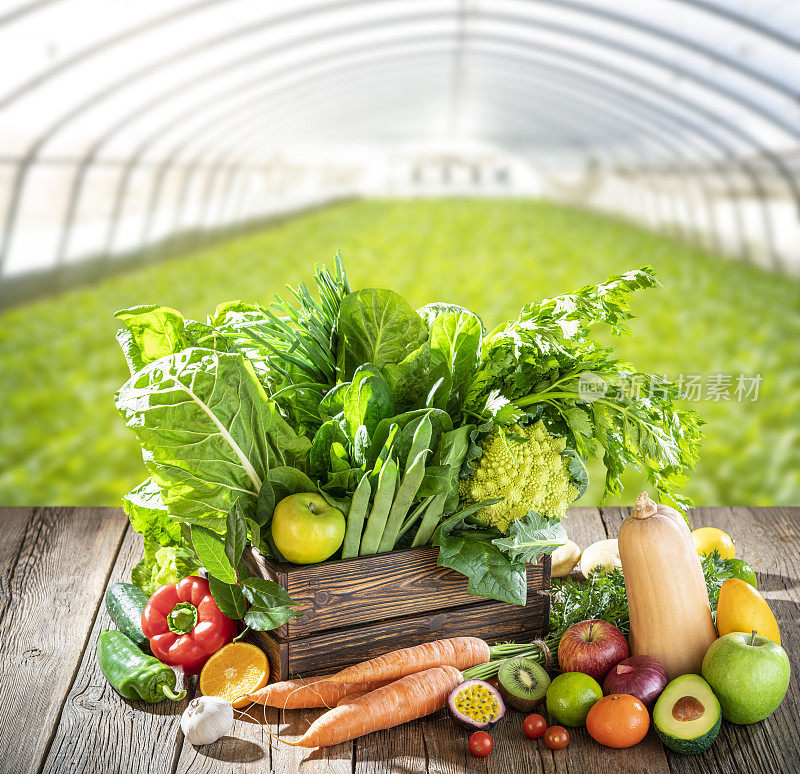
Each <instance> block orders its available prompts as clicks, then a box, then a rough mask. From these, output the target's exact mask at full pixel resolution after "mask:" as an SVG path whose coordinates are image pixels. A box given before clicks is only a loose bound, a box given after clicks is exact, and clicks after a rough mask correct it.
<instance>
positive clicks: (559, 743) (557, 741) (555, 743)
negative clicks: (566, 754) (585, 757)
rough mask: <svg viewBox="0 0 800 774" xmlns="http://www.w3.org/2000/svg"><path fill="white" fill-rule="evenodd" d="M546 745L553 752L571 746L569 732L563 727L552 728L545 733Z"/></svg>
mask: <svg viewBox="0 0 800 774" xmlns="http://www.w3.org/2000/svg"><path fill="white" fill-rule="evenodd" d="M544 743H545V744H546V745H547V746H548V747H549V748H550V749H551V750H563V749H564V748H565V747H566V746H567V745H568V744H569V731H567V729H566V728H564V727H563V726H550V728H548V729H547V731H545V732H544Z"/></svg>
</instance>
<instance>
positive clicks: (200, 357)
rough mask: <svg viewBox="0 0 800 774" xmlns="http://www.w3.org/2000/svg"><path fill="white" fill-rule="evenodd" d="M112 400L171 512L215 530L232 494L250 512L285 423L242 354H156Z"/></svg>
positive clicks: (231, 501)
mask: <svg viewBox="0 0 800 774" xmlns="http://www.w3.org/2000/svg"><path fill="white" fill-rule="evenodd" d="M116 405H117V408H118V409H119V411H120V413H121V414H122V416H123V417H124V418H125V421H126V424H127V425H128V427H130V428H131V429H132V430H133V431H134V433H136V435H137V437H138V438H139V442H140V443H141V445H142V451H143V456H144V459H145V465H146V466H147V468H148V471H149V472H150V475H151V476H152V478H153V480H154V481H155V482H156V483H157V484H158V486H159V487H160V489H161V494H162V498H163V501H164V504H165V505H166V507H167V508H168V509H169V512H170V513H171V514H172V515H173V516H175V517H176V518H178V519H180V520H182V521H186V522H189V523H192V524H198V525H201V526H205V527H211V528H213V529H215V530H217V531H220V532H221V531H222V530H223V529H224V525H225V519H226V517H227V514H228V512H229V511H230V509H231V508H232V507H233V504H234V503H235V502H237V500H238V502H239V506H240V507H241V509H242V512H243V514H244V515H245V516H252V515H253V513H254V511H255V504H256V499H257V497H258V493H259V490H260V489H261V484H262V482H263V480H264V478H265V477H266V466H267V459H271V460H273V459H276V454H275V453H274V449H273V444H275V443H282V442H283V435H284V433H283V432H282V431H281V428H282V425H283V424H285V422H284V420H283V419H282V418H281V417H280V416H279V415H278V412H277V409H276V407H275V405H274V404H273V403H270V402H269V401H268V400H267V397H266V394H265V393H264V390H263V388H262V387H261V385H260V383H259V382H258V379H257V378H256V375H255V373H254V372H253V368H252V366H251V365H250V363H249V362H248V361H247V360H245V359H244V358H243V357H242V356H241V355H238V354H230V353H225V352H214V351H212V350H205V349H188V350H185V351H183V352H179V353H177V354H175V355H169V356H167V357H162V358H160V359H159V360H156V361H155V362H153V363H151V364H150V365H149V366H147V367H146V368H145V369H144V370H142V371H140V372H139V373H137V374H135V375H134V376H133V377H132V378H131V379H130V380H129V381H128V382H127V383H126V384H125V385H124V386H123V387H122V388H121V389H120V390H119V392H118V393H117V395H116ZM282 457H283V455H281V456H280V457H277V459H282Z"/></svg>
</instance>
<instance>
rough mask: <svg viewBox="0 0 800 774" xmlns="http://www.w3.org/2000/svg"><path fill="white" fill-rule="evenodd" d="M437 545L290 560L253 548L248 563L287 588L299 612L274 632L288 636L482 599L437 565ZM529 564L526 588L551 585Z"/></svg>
mask: <svg viewBox="0 0 800 774" xmlns="http://www.w3.org/2000/svg"><path fill="white" fill-rule="evenodd" d="M437 555H438V549H436V548H430V547H425V548H412V549H408V550H404V551H392V552H389V553H385V554H375V555H374V556H361V557H357V558H355V559H344V560H337V561H330V562H321V563H320V564H313V565H305V566H303V565H292V564H280V563H277V562H272V561H271V560H270V559H268V558H266V557H264V556H262V555H261V554H259V553H257V552H255V551H253V554H252V564H253V565H255V569H256V570H257V571H258V572H259V574H261V575H262V577H265V578H269V579H270V580H273V581H275V582H276V583H278V584H279V585H280V586H282V587H283V588H285V589H286V591H288V592H289V596H290V597H291V598H292V599H293V600H294V601H295V602H296V603H297V605H298V607H297V609H298V610H299V611H300V612H302V613H303V616H302V617H301V618H295V619H294V620H292V621H289V623H288V624H285V625H284V626H281V627H280V628H279V629H276V630H275V632H274V634H275V635H276V636H278V637H281V638H283V639H287V640H293V639H297V638H299V637H307V636H309V635H311V634H313V633H315V632H321V631H327V630H329V629H337V628H341V627H344V626H353V625H355V624H362V623H370V622H372V621H381V620H384V619H386V618H399V617H400V616H404V615H410V614H413V613H418V612H430V611H433V610H444V609H447V608H452V607H458V606H460V605H469V604H476V603H480V602H484V601H485V600H484V599H483V598H481V597H475V596H473V595H472V594H468V593H467V582H466V579H465V578H464V576H463V575H461V574H459V573H457V572H454V571H453V570H450V569H448V568H446V567H439V566H438V565H437V564H436V557H437ZM549 561H550V559H549V557H547V564H546V566H547V572H545V561H544V560H542V561H541V562H539V563H538V564H531V565H528V588H529V589H531V590H533V591H538V590H542V589H547V588H549V587H550V565H549Z"/></svg>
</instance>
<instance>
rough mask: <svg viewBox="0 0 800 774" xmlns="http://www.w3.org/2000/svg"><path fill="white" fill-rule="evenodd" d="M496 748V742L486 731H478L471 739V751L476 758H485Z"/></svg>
mask: <svg viewBox="0 0 800 774" xmlns="http://www.w3.org/2000/svg"><path fill="white" fill-rule="evenodd" d="M493 748H494V741H493V740H492V737H491V736H489V734H487V733H486V732H485V731H476V732H475V733H474V734H473V735H472V736H471V737H470V738H469V751H470V752H471V753H472V754H473V755H474V756H475V757H476V758H485V757H486V756H487V755H488V754H489V753H490V752H491V751H492V749H493Z"/></svg>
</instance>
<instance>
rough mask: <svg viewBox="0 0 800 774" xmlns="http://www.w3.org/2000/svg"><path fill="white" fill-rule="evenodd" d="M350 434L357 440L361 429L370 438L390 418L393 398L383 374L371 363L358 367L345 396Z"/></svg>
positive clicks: (345, 417)
mask: <svg viewBox="0 0 800 774" xmlns="http://www.w3.org/2000/svg"><path fill="white" fill-rule="evenodd" d="M343 410H344V419H345V421H346V423H347V432H348V434H349V436H350V438H351V439H353V440H354V439H355V436H356V433H357V432H358V428H359V427H361V426H362V425H363V426H364V427H366V429H367V432H368V433H369V434H371V433H372V432H373V431H374V430H375V428H376V427H377V425H378V423H379V422H380V421H381V420H382V419H386V417H389V416H391V415H392V414H393V413H394V411H393V409H392V396H391V394H390V393H389V386H388V385H387V384H386V380H385V379H384V378H383V376H382V375H381V372H380V371H379V370H378V369H377V368H375V367H374V366H373V365H371V364H370V363H366V364H364V365H361V366H359V367H358V368H357V369H356V372H355V373H354V374H353V380H352V381H351V382H350V386H349V387H348V388H347V392H345V395H344V405H343Z"/></svg>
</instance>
